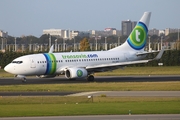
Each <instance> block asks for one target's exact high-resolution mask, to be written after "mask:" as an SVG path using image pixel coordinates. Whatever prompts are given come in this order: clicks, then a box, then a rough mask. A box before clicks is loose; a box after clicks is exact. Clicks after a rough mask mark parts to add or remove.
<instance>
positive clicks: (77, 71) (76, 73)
mask: <svg viewBox="0 0 180 120" xmlns="http://www.w3.org/2000/svg"><path fill="white" fill-rule="evenodd" d="M87 75H88V72H87V70H86V69H84V68H68V69H67V70H66V71H65V77H66V78H67V79H74V78H84V77H87Z"/></svg>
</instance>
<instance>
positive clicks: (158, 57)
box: [153, 49, 164, 60]
mask: <svg viewBox="0 0 180 120" xmlns="http://www.w3.org/2000/svg"><path fill="white" fill-rule="evenodd" d="M163 53H164V49H162V50H161V51H160V52H159V53H158V55H157V56H156V57H155V58H154V59H153V60H159V59H161V57H162V55H163Z"/></svg>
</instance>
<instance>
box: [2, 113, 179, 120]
mask: <svg viewBox="0 0 180 120" xmlns="http://www.w3.org/2000/svg"><path fill="white" fill-rule="evenodd" d="M179 119H180V114H157V115H92V116H54V117H11V118H0V120H179Z"/></svg>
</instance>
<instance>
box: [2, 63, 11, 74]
mask: <svg viewBox="0 0 180 120" xmlns="http://www.w3.org/2000/svg"><path fill="white" fill-rule="evenodd" d="M4 70H5V71H6V72H8V73H11V70H12V68H11V67H10V65H9V64H8V65H6V66H5V67H4Z"/></svg>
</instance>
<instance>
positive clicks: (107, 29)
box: [104, 28, 116, 31]
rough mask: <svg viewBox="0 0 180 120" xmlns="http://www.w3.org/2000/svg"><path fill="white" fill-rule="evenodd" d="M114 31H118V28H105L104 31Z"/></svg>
mask: <svg viewBox="0 0 180 120" xmlns="http://www.w3.org/2000/svg"><path fill="white" fill-rule="evenodd" d="M112 30H116V28H105V29H104V31H112Z"/></svg>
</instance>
